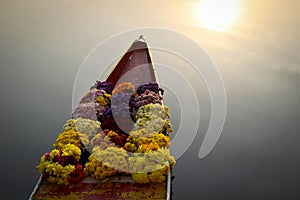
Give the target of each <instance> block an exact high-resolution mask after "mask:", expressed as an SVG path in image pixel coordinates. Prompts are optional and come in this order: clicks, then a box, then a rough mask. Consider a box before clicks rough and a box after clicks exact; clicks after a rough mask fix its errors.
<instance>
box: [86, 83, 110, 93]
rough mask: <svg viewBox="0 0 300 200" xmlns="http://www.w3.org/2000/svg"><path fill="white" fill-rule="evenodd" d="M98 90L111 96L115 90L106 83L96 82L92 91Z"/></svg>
mask: <svg viewBox="0 0 300 200" xmlns="http://www.w3.org/2000/svg"><path fill="white" fill-rule="evenodd" d="M94 88H97V89H98V90H104V91H105V92H107V93H109V94H111V93H112V90H113V84H112V83H110V82H106V81H103V82H101V81H96V83H95V85H93V86H92V87H91V90H92V89H94Z"/></svg>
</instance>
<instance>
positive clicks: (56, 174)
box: [37, 144, 84, 185]
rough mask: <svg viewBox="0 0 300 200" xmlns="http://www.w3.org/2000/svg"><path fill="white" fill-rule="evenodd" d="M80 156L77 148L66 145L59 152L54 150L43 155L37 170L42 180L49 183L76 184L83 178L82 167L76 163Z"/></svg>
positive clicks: (72, 145)
mask: <svg viewBox="0 0 300 200" xmlns="http://www.w3.org/2000/svg"><path fill="white" fill-rule="evenodd" d="M80 156H81V150H80V149H79V147H77V146H75V145H74V144H67V145H65V146H63V148H62V149H61V150H58V149H54V150H52V151H51V152H49V153H46V154H44V155H43V156H42V157H41V161H40V164H39V165H38V166H37V168H38V169H39V171H40V173H42V174H43V179H44V180H48V181H49V182H51V183H57V184H60V185H68V184H69V183H70V182H71V183H77V182H80V181H81V180H82V179H83V177H84V175H83V170H82V165H81V164H79V163H78V161H79V158H80Z"/></svg>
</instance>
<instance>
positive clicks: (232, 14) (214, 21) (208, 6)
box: [193, 0, 239, 32]
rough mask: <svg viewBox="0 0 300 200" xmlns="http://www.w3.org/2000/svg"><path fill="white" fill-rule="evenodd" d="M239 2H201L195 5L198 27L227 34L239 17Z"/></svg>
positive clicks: (204, 0) (229, 0)
mask: <svg viewBox="0 0 300 200" xmlns="http://www.w3.org/2000/svg"><path fill="white" fill-rule="evenodd" d="M238 3H239V2H238V0H201V1H199V2H197V3H194V4H193V10H194V18H195V20H196V23H197V26H201V27H203V28H207V29H210V30H214V31H220V32H226V31H228V29H229V28H230V27H232V26H233V25H234V24H235V22H236V19H237V17H238V12H239V5H238Z"/></svg>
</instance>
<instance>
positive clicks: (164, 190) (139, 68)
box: [29, 36, 171, 200]
mask: <svg viewBox="0 0 300 200" xmlns="http://www.w3.org/2000/svg"><path fill="white" fill-rule="evenodd" d="M129 71H130V76H127V77H126V73H127V72H129ZM121 77H123V81H131V82H135V83H136V84H137V83H143V82H149V81H151V82H156V76H155V70H154V66H153V64H152V59H151V55H150V52H149V49H148V47H147V44H146V42H145V40H144V38H143V37H142V36H140V38H139V39H137V40H136V41H134V43H133V44H132V45H131V47H130V48H129V49H128V51H127V52H126V53H125V54H124V56H123V57H122V58H121V60H120V61H119V62H118V64H117V65H116V67H115V68H114V69H113V70H112V72H111V73H110V75H109V76H108V77H107V81H109V82H112V83H113V85H116V83H117V82H118V80H119V79H120V78H121ZM127 79H130V80H127ZM29 199H31V200H55V199H72V200H73V199H74V200H76V199H84V200H93V199H103V200H108V199H110V200H111V199H145V200H146V199H156V200H158V199H160V200H169V199H171V172H169V173H168V176H167V179H166V181H165V182H162V183H142V184H141V183H135V182H134V181H133V179H132V178H131V176H129V175H122V176H112V177H109V178H107V179H105V181H101V180H97V179H94V178H91V177H85V178H84V180H83V181H82V182H80V183H76V184H71V185H67V186H64V185H57V184H55V183H50V182H47V181H44V180H42V176H41V177H40V178H39V180H38V182H37V184H36V186H35V188H34V190H33V192H32V194H31V196H30V198H29Z"/></svg>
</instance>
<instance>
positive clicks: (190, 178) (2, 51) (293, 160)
mask: <svg viewBox="0 0 300 200" xmlns="http://www.w3.org/2000/svg"><path fill="white" fill-rule="evenodd" d="M237 2H238V3H236V4H234V5H238V6H235V7H233V8H232V9H238V10H237V12H236V13H237V14H236V15H235V16H234V19H228V20H229V21H223V22H222V21H218V22H219V23H222V24H221V25H220V24H219V25H218V26H219V27H221V26H222V27H223V29H222V30H217V31H216V30H215V29H214V26H215V25H214V26H205V24H207V23H209V24H210V25H213V24H214V22H213V21H209V20H208V21H204V19H205V18H201V16H200V18H199V16H197V15H195V14H193V13H194V11H195V10H194V7H195V6H194V3H199V2H196V1H190V2H186V1H184V2H182V1H176V2H172V3H171V2H163V3H161V2H159V6H158V4H157V3H156V2H148V3H141V2H139V1H137V2H133V1H132V3H128V4H127V5H122V6H120V5H118V2H117V1H115V2H112V3H107V4H104V3H100V2H98V1H93V0H91V1H85V2H77V1H72V0H68V1H64V2H61V1H47V2H44V1H31V0H30V1H26V2H20V1H1V3H0V25H1V29H0V66H1V73H0V81H1V84H0V88H1V104H0V105H1V114H2V115H1V127H2V131H1V136H2V141H3V144H2V145H1V147H0V148H1V154H0V155H1V161H2V162H1V172H2V173H1V177H2V178H1V179H0V181H1V193H0V197H1V199H27V198H28V196H29V195H30V193H31V191H32V189H33V187H34V185H35V183H36V181H37V179H38V177H39V174H38V171H37V170H36V169H35V166H36V165H37V164H38V162H39V157H40V155H41V154H43V153H44V152H46V151H48V150H49V149H50V148H51V145H52V143H53V142H54V141H55V139H56V136H57V134H58V133H60V131H61V128H62V125H63V124H64V122H65V121H66V120H67V119H68V118H69V117H70V114H71V111H72V89H73V82H74V80H75V75H76V72H77V70H78V68H79V66H80V64H81V63H82V61H83V59H84V58H85V56H86V55H87V54H88V52H89V51H90V50H91V49H92V48H93V47H95V45H97V44H98V43H99V42H101V41H103V40H105V39H106V38H108V37H109V36H111V35H112V34H116V33H118V32H121V31H124V30H128V29H131V28H136V27H140V26H159V27H164V28H170V29H175V30H177V31H180V32H182V33H184V34H186V35H188V36H189V37H190V38H192V39H193V40H195V41H196V42H197V43H199V44H201V45H202V46H203V47H204V48H205V49H206V50H207V52H208V54H209V55H210V56H211V58H212V59H213V60H214V62H215V63H216V64H217V65H218V67H219V70H220V73H221V75H222V77H223V80H224V83H225V87H226V92H227V106H228V107H227V109H228V112H227V117H226V122H225V126H224V129H223V132H222V135H221V138H220V140H219V141H218V143H217V145H216V146H215V148H214V149H213V151H212V152H211V153H210V154H209V156H207V157H206V158H204V159H202V160H200V159H198V152H199V148H200V145H201V143H202V141H203V137H204V134H205V131H206V129H207V127H208V123H209V118H210V103H209V95H208V93H207V90H206V89H205V85H204V83H203V81H202V80H198V81H199V82H197V84H199V87H197V88H198V89H199V90H198V93H197V96H198V97H199V98H200V99H201V100H200V102H199V103H200V109H201V120H200V129H199V131H198V134H197V137H196V138H195V140H194V142H193V144H192V145H191V146H190V148H189V149H188V150H187V151H186V152H185V154H184V155H183V156H182V157H181V158H180V159H179V160H177V165H176V167H175V169H174V175H175V179H174V182H173V192H174V194H173V199H175V200H177V199H179V200H181V199H209V200H210V199H231V200H233V199H234V200H239V199H264V200H265V199H276V200H277V199H278V200H281V199H300V192H299V185H300V175H299V169H300V160H299V156H300V148H299V142H300V135H299V130H300V123H299V121H300V110H299V106H300V90H299V86H300V56H299V52H300V49H299V48H300V44H299V41H300V40H299V35H300V17H299V14H298V8H299V6H300V4H299V1H297V0H294V1H293V0H288V1H285V2H282V1H278V0H272V1H271V0H268V1H263V2H262V1H250V0H248V1H247V0H245V1H242V0H241V1H237ZM227 5H228V6H229V5H231V4H230V3H229V2H228V4H227ZM191 7H192V8H191ZM133 8H139V9H137V10H134V11H133V10H132V9H133ZM199 9H200V8H199ZM200 10H201V9H200ZM130 11H131V12H130ZM225 11H226V10H225ZM225 11H224V12H225ZM218 12H219V13H221V11H218ZM225 13H226V12H225ZM227 17H229V16H227ZM212 18H213V17H212V16H210V18H209V19H212ZM224 18H225V16H224ZM218 20H220V19H218ZM230 20H232V21H230ZM204 22H205V23H204ZM129 43H130V41H129ZM149 43H151V41H149ZM126 48H127V46H126V47H124V49H126ZM187 51H188V50H187ZM190 53H193V52H190ZM155 56H158V55H157V53H155V52H154V53H153V58H154V60H155ZM186 73H188V72H186ZM187 76H189V75H187ZM191 76H192V75H191ZM160 78H161V79H163V77H160ZM188 78H189V77H188ZM190 78H191V77H190ZM197 86H198V85H197ZM178 87H180V83H178ZM166 98H170V99H172V95H171V94H167V96H166ZM169 102H170V103H169V106H170V107H171V110H175V111H173V112H174V115H176V112H177V110H176V108H177V107H178V102H176V101H169ZM173 123H175V128H176V127H178V123H179V122H178V120H177V119H176V118H174V119H173ZM186 134H189V131H188V130H187V133H186Z"/></svg>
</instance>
